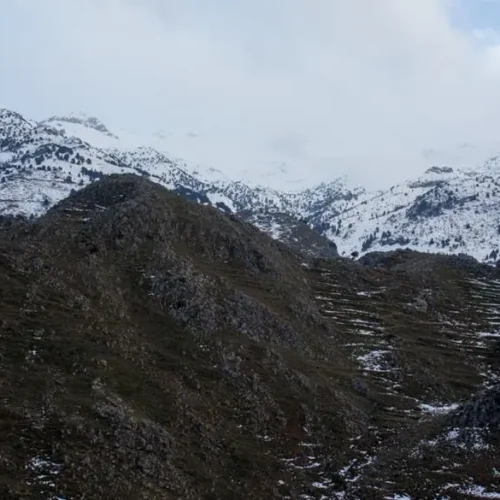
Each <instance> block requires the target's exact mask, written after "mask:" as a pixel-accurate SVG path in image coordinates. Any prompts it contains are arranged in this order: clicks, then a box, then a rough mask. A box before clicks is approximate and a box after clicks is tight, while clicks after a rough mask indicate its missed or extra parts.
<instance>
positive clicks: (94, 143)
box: [0, 109, 500, 264]
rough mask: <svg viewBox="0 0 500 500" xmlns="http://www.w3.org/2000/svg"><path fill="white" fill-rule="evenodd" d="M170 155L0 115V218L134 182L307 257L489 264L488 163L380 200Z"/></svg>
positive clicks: (426, 178) (493, 216)
mask: <svg viewBox="0 0 500 500" xmlns="http://www.w3.org/2000/svg"><path fill="white" fill-rule="evenodd" d="M172 147H174V148H175V144H173V145H172V144H171V142H169V140H168V137H167V138H163V137H161V136H153V137H150V138H146V139H144V138H141V137H138V136H135V135H132V134H127V133H122V134H121V135H119V134H117V133H115V132H113V131H110V130H109V129H108V128H107V127H106V126H105V125H104V124H103V123H102V122H100V120H98V119H97V118H92V117H86V116H84V115H71V116H69V117H61V116H54V117H51V118H49V119H47V120H45V121H42V122H34V121H32V120H29V119H27V118H25V117H23V116H21V115H19V114H18V113H16V112H14V111H10V110H5V109H4V110H0V181H1V182H0V213H3V214H23V215H31V214H35V215H39V214H41V213H44V212H45V211H46V210H47V209H48V208H49V207H51V206H52V205H53V204H54V203H57V202H58V201H60V200H61V199H63V198H64V197H66V196H67V195H68V194H69V193H70V192H71V191H73V190H78V189H81V188H82V187H84V186H86V185H88V184H89V183H91V182H93V181H95V180H97V179H99V178H101V177H102V176H103V175H107V174H113V173H135V174H138V175H142V176H144V177H146V178H148V179H150V180H152V181H153V182H157V183H159V184H161V185H163V186H165V187H167V188H169V189H172V190H174V191H176V192H177V193H178V194H180V195H182V196H185V197H187V198H190V199H193V200H196V201H198V202H199V203H202V204H205V205H211V206H214V207H217V208H219V209H220V210H222V211H223V212H225V213H232V214H236V215H238V216H239V217H240V218H242V219H243V220H246V221H248V222H251V223H253V224H254V225H256V226H257V227H259V228H260V229H262V230H263V231H265V232H266V233H268V234H269V235H271V236H272V237H273V238H275V239H278V240H280V241H282V242H285V243H287V244H288V245H290V246H292V247H294V248H296V249H297V250H299V251H302V252H306V253H309V254H311V255H315V256H317V257H331V256H334V255H336V253H337V250H338V253H339V254H340V255H343V256H348V257H350V256H354V257H358V256H361V255H363V254H365V253H367V252H371V251H388V250H394V249H397V248H410V249H413V250H418V251H427V252H433V253H445V254H461V253H465V254H468V255H471V256H473V257H475V258H476V259H478V260H479V261H481V262H487V263H491V264H494V263H496V262H497V260H498V257H499V255H498V253H499V250H500V248H499V236H500V226H499V222H498V218H497V213H498V210H499V208H500V207H499V200H500V197H499V196H500V191H499V190H500V159H498V158H491V159H489V160H487V161H486V162H485V163H484V164H483V165H479V166H478V167H477V168H475V169H454V166H453V165H444V166H443V165H440V166H432V165H430V167H429V169H428V170H427V171H426V172H424V173H422V175H421V176H420V177H419V178H417V179H413V180H409V181H408V182H406V183H404V184H402V185H396V186H392V187H388V189H386V190H385V191H380V192H372V191H370V190H367V189H365V188H363V187H348V185H347V184H346V182H345V181H344V180H343V179H336V180H333V181H331V182H323V183H319V184H318V185H313V186H311V185H308V186H306V185H305V184H304V185H303V188H302V189H295V190H294V191H293V192H287V191H286V190H285V191H280V190H277V189H272V188H269V187H266V186H267V184H266V182H267V178H266V177H260V176H259V175H255V176H253V177H250V178H249V181H250V182H247V183H245V182H242V181H241V180H238V179H232V178H231V177H228V176H227V175H224V174H223V173H222V172H220V171H218V170H216V169H215V168H213V167H207V166H203V165H200V164H198V163H192V162H191V163H186V162H185V161H183V160H180V159H178V158H177V156H175V151H172V152H170V149H171V148H172ZM278 172H280V170H279V169H278ZM282 175H283V182H282V183H281V184H283V185H286V182H285V180H286V172H285V173H284V174H282ZM247 177H248V176H247Z"/></svg>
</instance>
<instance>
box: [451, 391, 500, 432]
mask: <svg viewBox="0 0 500 500" xmlns="http://www.w3.org/2000/svg"><path fill="white" fill-rule="evenodd" d="M449 425H451V426H453V427H462V428H464V427H465V428H475V429H485V430H488V431H490V432H493V433H494V434H495V435H496V436H497V438H498V437H500V386H498V385H496V386H494V387H491V388H489V389H485V390H484V391H481V392H479V393H478V394H476V395H475V396H474V397H473V398H472V399H471V400H469V401H467V402H466V403H464V404H463V405H462V406H461V407H460V408H459V409H458V410H456V411H454V412H453V413H452V414H451V415H450V418H449Z"/></svg>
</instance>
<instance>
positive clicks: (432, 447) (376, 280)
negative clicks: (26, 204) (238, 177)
mask: <svg viewBox="0 0 500 500" xmlns="http://www.w3.org/2000/svg"><path fill="white" fill-rule="evenodd" d="M78 151H79V154H80V155H81V156H84V152H85V151H86V149H85V148H84V147H82V148H81V149H79V150H78ZM75 156H76V155H75V154H73V156H72V157H75ZM87 157H88V156H84V158H85V159H86V158H87ZM54 161H55V160H54ZM103 162H104V160H103ZM70 164H71V162H70ZM103 166H104V163H103ZM117 168H121V167H120V166H118V167H117ZM499 300H500V271H499V270H497V269H495V268H494V267H492V266H487V265H484V264H479V263H478V262H477V261H475V260H474V259H473V258H470V257H463V256H443V255H436V254H423V253H418V252H413V251H394V252H385V253H370V254H367V255H366V256H364V257H363V258H361V259H360V260H359V261H358V262H353V261H351V260H350V259H342V258H334V259H307V261H305V260H304V258H303V257H302V256H300V255H298V254H297V252H295V251H293V250H291V249H289V248H288V247H287V245H284V244H282V243H280V242H278V241H276V240H273V239H272V238H270V237H269V236H267V235H266V234H265V233H263V232H261V231H260V230H259V229H257V228H255V227H254V226H252V225H251V224H248V223H245V222H243V221H242V220H241V219H240V218H239V217H236V216H234V215H233V214H226V213H225V212H224V211H221V210H218V209H215V208H213V207H210V206H205V205H204V204H202V203H197V202H196V203H195V202H193V201H189V200H186V199H185V198H184V197H182V196H178V195H177V194H175V193H174V192H172V191H171V190H167V189H165V188H164V187H162V186H160V185H159V183H157V182H151V181H150V180H148V179H145V178H144V177H142V176H140V175H130V174H127V175H116V174H115V175H109V176H105V177H103V178H102V179H99V180H96V181H95V182H92V183H90V184H89V185H87V186H85V187H84V188H82V189H81V190H78V191H74V192H72V194H71V195H70V196H68V197H66V198H65V199H63V200H61V201H59V202H58V203H57V204H55V206H53V207H52V208H50V209H49V210H48V211H47V212H46V213H45V214H44V215H42V216H41V217H37V218H32V219H26V218H23V217H15V216H3V217H1V218H0V311H1V315H0V380H1V383H2V404H1V405H0V423H1V425H0V464H1V467H0V497H1V498H2V499H5V500H14V499H16V500H24V499H31V498H33V499H34V498H44V499H56V498H57V499H61V498H64V499H71V498H86V499H88V500H94V499H95V500H97V499H102V498H127V499H129V498H130V499H150V500H156V499H158V500H159V499H162V500H163V499H170V498H172V499H177V498H183V499H187V500H190V499H193V500H195V499H196V500H198V499H207V500H208V499H224V498H227V499H230V498H238V497H241V498H248V499H250V500H252V499H259V500H260V499H262V498H277V499H281V498H283V499H285V498H309V499H321V498H322V499H335V498H349V499H355V500H364V499H368V498H373V499H376V500H378V499H386V498H393V499H394V498H415V499H417V498H457V499H460V498H463V499H465V498H471V497H472V498H481V497H483V498H495V497H498V496H499V495H500V489H499V486H498V470H497V468H498V461H499V459H500V452H499V450H500V447H499V446H498V443H499V439H500V434H499V427H498V415H499V413H500V404H499V399H498V394H499V383H500V381H499V368H500V366H499V357H498V348H499V339H500V334H499V333H498V329H499V327H500V314H499V311H498V302H499Z"/></svg>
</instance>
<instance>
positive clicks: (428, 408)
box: [419, 403, 458, 415]
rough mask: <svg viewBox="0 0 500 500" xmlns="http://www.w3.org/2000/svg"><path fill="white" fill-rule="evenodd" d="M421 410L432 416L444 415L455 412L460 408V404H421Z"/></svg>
mask: <svg viewBox="0 0 500 500" xmlns="http://www.w3.org/2000/svg"><path fill="white" fill-rule="evenodd" d="M419 408H420V409H421V410H422V411H423V412H425V413H429V414H431V415H443V414H446V413H449V412H451V411H453V410H456V409H457V408H458V404H457V403H454V404H449V405H432V404H426V403H421V404H420V405H419Z"/></svg>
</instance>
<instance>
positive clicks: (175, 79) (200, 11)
mask: <svg viewBox="0 0 500 500" xmlns="http://www.w3.org/2000/svg"><path fill="white" fill-rule="evenodd" d="M0 1H1V3H3V4H4V5H2V16H1V17H0V44H1V46H2V56H1V65H2V66H1V67H2V77H1V79H0V107H1V106H5V107H10V108H13V109H16V110H18V111H20V112H22V113H24V114H26V115H27V116H29V117H32V118H35V119H41V118H45V117H47V116H50V115H53V114H65V113H68V112H70V111H80V110H81V111H84V112H86V113H88V114H91V115H96V116H98V117H99V118H101V119H102V120H103V121H104V122H105V123H106V124H107V125H108V126H109V127H110V128H112V129H113V128H115V129H119V128H127V129H135V130H137V131H140V132H141V133H150V132H154V131H158V130H162V131H166V132H170V133H173V134H174V135H179V136H183V135H186V134H188V133H189V132H193V133H196V134H198V135H199V137H198V138H194V137H192V138H191V139H190V140H191V141H198V140H200V141H204V142H203V144H204V146H203V147H198V146H196V147H193V150H194V149H197V150H199V151H198V153H197V154H201V155H203V154H206V158H204V160H206V162H207V163H208V164H211V165H213V166H214V167H220V168H221V169H222V170H225V171H230V170H231V169H234V172H237V171H239V170H243V169H247V170H248V169H251V168H253V167H252V166H253V165H256V166H255V168H256V169H261V170H262V171H264V170H265V169H268V168H270V167H269V162H270V161H275V162H279V161H283V162H285V163H286V164H287V165H288V168H290V169H291V171H292V174H293V175H302V176H304V177H308V178H310V179H321V178H325V179H329V178H333V177H335V176H336V175H344V174H348V175H349V176H350V177H351V179H352V181H353V182H363V183H364V184H367V185H369V186H376V187H379V186H380V185H383V184H389V185H390V184H391V183H393V181H397V180H400V179H402V178H405V177H408V176H412V175H415V174H419V173H420V172H421V171H422V169H423V168H425V161H426V160H425V159H424V156H423V154H422V152H423V151H424V150H429V149H432V150H434V151H436V150H443V151H445V152H450V151H451V152H453V153H454V154H456V155H458V156H456V158H457V160H456V161H459V159H460V155H465V156H467V155H469V156H471V157H472V156H474V155H475V156H474V158H475V157H476V156H477V157H478V158H482V156H483V155H486V154H489V153H490V152H492V151H493V150H495V149H497V151H498V152H500V3H499V2H497V1H495V0H252V1H250V0H43V1H40V0H15V1H8V0H0ZM495 20H498V23H499V24H495ZM184 142H185V141H184ZM464 143H467V144H468V145H469V146H467V147H462V148H461V149H457V148H458V146H459V145H462V146H463V144H464ZM188 144H189V141H188ZM497 145H498V147H497ZM179 147H180V149H183V148H184V150H187V151H188V152H189V145H188V146H186V145H185V144H184V143H183V145H182V146H179ZM186 148H187V149H186ZM172 149H173V152H174V153H177V151H175V142H174V143H172ZM184 150H183V151H179V152H178V153H179V154H184V153H185V151H184ZM490 150H491V151H490ZM457 151H459V152H458V153H457ZM464 151H465V152H464ZM436 154H437V153H436ZM441 157H443V158H448V156H445V155H444V153H443V154H442V155H441V156H440V158H441ZM432 160H434V157H432V156H431V160H430V161H432ZM443 161H444V160H443Z"/></svg>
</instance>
